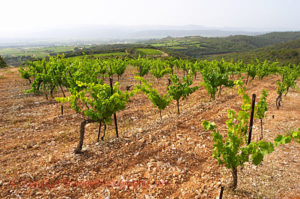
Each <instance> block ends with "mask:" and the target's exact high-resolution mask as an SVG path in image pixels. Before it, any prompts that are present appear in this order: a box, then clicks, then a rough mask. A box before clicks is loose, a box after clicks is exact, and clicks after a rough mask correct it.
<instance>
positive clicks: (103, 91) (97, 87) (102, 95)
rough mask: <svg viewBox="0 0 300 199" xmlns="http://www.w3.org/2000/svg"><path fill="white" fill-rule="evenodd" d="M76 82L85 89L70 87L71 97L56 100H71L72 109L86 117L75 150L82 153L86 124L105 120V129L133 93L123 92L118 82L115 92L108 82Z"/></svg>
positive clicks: (123, 107)
mask: <svg viewBox="0 0 300 199" xmlns="http://www.w3.org/2000/svg"><path fill="white" fill-rule="evenodd" d="M76 84H77V85H78V86H79V87H82V88H83V89H82V90H80V91H78V89H72V88H70V92H71V95H70V96H69V97H61V98H56V100H57V101H59V102H62V103H64V102H69V103H70V105H71V107H72V109H74V110H75V111H76V112H77V113H79V114H82V115H83V116H84V117H85V119H84V120H83V121H82V122H81V125H80V140H79V143H78V146H77V148H76V149H75V151H74V152H75V153H80V152H81V150H82V145H83V140H84V131H85V125H86V124H88V123H92V122H103V123H104V125H105V126H104V129H106V124H110V123H111V121H112V115H113V114H114V113H116V112H118V111H120V110H123V109H125V107H126V103H127V102H128V100H129V97H130V95H131V93H129V92H127V91H125V92H122V91H121V90H120V89H119V83H118V82H117V83H115V85H114V87H113V94H111V88H110V86H109V85H107V84H95V83H83V82H80V81H77V82H76ZM104 135H105V132H104ZM104 135H103V136H104Z"/></svg>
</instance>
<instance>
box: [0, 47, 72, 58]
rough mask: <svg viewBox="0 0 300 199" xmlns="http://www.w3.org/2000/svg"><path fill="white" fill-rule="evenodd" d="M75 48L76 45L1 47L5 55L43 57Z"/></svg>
mask: <svg viewBox="0 0 300 199" xmlns="http://www.w3.org/2000/svg"><path fill="white" fill-rule="evenodd" d="M74 48H75V47H74V46H56V47H28V48H3V49H0V55H1V56H3V57H19V56H33V57H36V58H43V57H46V56H48V55H50V53H52V54H54V53H62V52H66V51H73V50H74Z"/></svg>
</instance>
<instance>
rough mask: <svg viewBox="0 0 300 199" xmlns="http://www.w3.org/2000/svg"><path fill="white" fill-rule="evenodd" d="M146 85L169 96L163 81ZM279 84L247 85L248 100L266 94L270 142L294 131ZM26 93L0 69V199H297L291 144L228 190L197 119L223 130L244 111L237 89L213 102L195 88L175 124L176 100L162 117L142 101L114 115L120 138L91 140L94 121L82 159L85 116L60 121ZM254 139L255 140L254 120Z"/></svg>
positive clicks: (297, 120) (294, 108)
mask: <svg viewBox="0 0 300 199" xmlns="http://www.w3.org/2000/svg"><path fill="white" fill-rule="evenodd" d="M131 74H132V70H128V71H127V72H126V74H125V76H124V77H123V78H122V79H121V85H122V88H124V87H125V86H126V85H129V84H133V83H134V81H133V80H132V79H133V78H132V75H131ZM148 79H149V80H151V81H153V82H156V83H155V85H156V87H159V88H160V90H161V91H163V90H165V89H166V86H167V85H166V84H167V80H166V79H162V80H160V81H159V82H157V81H156V80H155V79H153V78H151V77H150V76H149V77H148ZM278 79H279V78H278V77H276V76H269V77H266V78H264V79H263V80H254V81H252V82H250V84H249V85H248V86H247V92H248V93H249V94H252V93H256V94H258V95H259V94H260V92H261V91H262V90H263V89H267V90H269V96H268V103H269V110H268V112H267V116H266V118H265V119H264V129H265V131H264V138H265V140H267V141H272V140H273V139H274V138H275V137H276V135H278V134H285V133H286V132H288V131H290V130H293V129H295V128H299V127H300V109H299V107H300V97H299V95H300V91H299V90H291V91H290V92H289V94H288V95H287V96H285V97H284V98H283V106H282V107H281V108H280V110H277V109H276V107H275V98H276V83H275V82H276V80H278ZM199 82H200V80H197V81H196V82H195V85H196V84H198V85H199ZM298 83H299V82H298ZM298 85H299V84H298ZM28 88H29V84H28V82H26V81H25V80H22V79H21V78H20V77H19V74H18V71H17V69H16V68H8V69H0V93H1V94H0V197H1V198H145V199H148V198H216V197H217V196H218V194H219V191H220V186H221V185H224V186H225V191H224V198H300V145H299V144H297V143H295V142H292V143H290V144H287V145H282V146H280V147H278V148H276V150H275V152H273V153H272V154H270V155H268V156H266V158H265V160H264V161H263V162H262V164H261V165H259V166H254V165H252V164H246V165H245V166H244V167H243V168H241V169H239V171H238V175H239V178H238V181H239V182H238V188H237V190H236V191H235V192H232V191H230V190H229V189H228V188H227V186H228V184H229V183H230V180H231V176H230V173H229V172H228V171H227V170H226V169H225V168H224V167H222V166H219V165H218V164H217V162H216V161H215V160H214V159H213V158H212V156H211V154H212V144H213V143H212V136H211V135H210V133H209V132H205V131H204V130H203V128H202V127H201V121H202V120H204V119H205V120H209V121H214V122H215V123H216V124H217V126H218V128H219V130H220V131H221V132H222V133H225V132H226V126H225V121H226V116H227V109H236V110H238V109H239V107H240V105H241V99H240V97H239V96H237V94H236V91H235V90H233V89H225V90H224V91H223V93H222V95H221V96H220V97H218V98H217V99H216V100H215V101H212V102H210V101H209V97H208V96H207V92H206V91H205V90H204V89H203V88H200V89H199V90H198V91H197V92H195V93H194V94H192V95H191V96H190V97H189V98H188V99H186V100H185V101H182V102H181V103H180V110H181V115H180V116H179V117H178V116H177V113H176V106H175V103H173V104H172V105H171V106H170V107H168V108H167V109H166V110H165V111H163V118H162V120H161V119H160V117H159V112H158V111H157V109H156V108H154V107H153V106H152V104H151V102H150V101H149V100H147V98H146V97H145V96H144V95H142V94H138V95H136V96H135V97H134V98H133V99H132V100H131V101H130V102H129V104H128V107H127V108H126V110H124V111H121V112H119V113H118V114H117V116H118V125H119V131H120V138H119V139H116V138H115V132H114V126H113V125H110V126H109V128H108V132H107V135H106V137H105V140H104V141H101V142H99V143H96V138H97V132H98V124H89V125H87V128H86V137H85V140H84V149H83V150H84V153H83V154H80V155H75V154H74V153H73V150H74V148H75V147H76V146H77V143H78V138H79V125H80V123H81V121H82V120H83V117H82V116H80V115H77V114H76V113H75V112H74V111H73V110H72V109H71V108H70V107H69V106H68V105H65V106H64V115H63V116H61V115H60V104H58V103H56V102H55V101H54V100H46V99H45V98H44V97H43V96H35V95H33V94H25V93H24V92H23V91H24V90H26V89H28ZM59 95H60V94H59V93H58V94H57V96H59ZM253 133H254V140H257V139H258V138H259V134H260V128H259V121H255V125H254V132H253Z"/></svg>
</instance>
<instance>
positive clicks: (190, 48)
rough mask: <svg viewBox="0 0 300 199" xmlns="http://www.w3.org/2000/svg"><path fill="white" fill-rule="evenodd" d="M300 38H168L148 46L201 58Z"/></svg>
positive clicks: (291, 35)
mask: <svg viewBox="0 0 300 199" xmlns="http://www.w3.org/2000/svg"><path fill="white" fill-rule="evenodd" d="M299 38H300V32H273V33H268V34H264V35H258V36H245V35H236V36H229V37H199V36H192V37H179V38H172V37H167V38H164V39H161V40H150V41H148V42H146V44H150V45H152V46H155V47H160V48H162V49H164V50H166V51H170V52H176V53H181V54H184V55H187V56H190V57H194V58H201V57H203V56H205V55H212V54H225V53H232V52H245V51H250V50H254V49H258V48H261V47H265V46H269V45H274V44H278V43H282V42H287V41H291V40H296V39H299Z"/></svg>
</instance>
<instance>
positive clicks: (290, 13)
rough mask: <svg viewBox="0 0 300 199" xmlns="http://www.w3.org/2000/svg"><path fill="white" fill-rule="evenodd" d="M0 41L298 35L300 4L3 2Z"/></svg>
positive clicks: (256, 0)
mask: <svg viewBox="0 0 300 199" xmlns="http://www.w3.org/2000/svg"><path fill="white" fill-rule="evenodd" d="M0 5H1V11H0V19H1V24H0V36H1V35H5V34H12V33H14V34H17V33H21V32H26V31H31V30H38V29H43V28H48V27H55V26H60V25H76V24H100V25H189V24H194V25H203V26H209V27H231V28H238V29H258V30H300V0H80V1H79V0H1V1H0Z"/></svg>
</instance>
